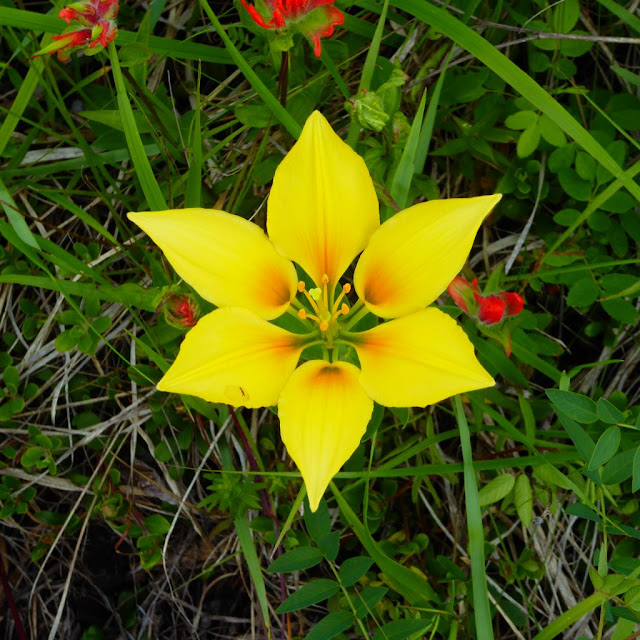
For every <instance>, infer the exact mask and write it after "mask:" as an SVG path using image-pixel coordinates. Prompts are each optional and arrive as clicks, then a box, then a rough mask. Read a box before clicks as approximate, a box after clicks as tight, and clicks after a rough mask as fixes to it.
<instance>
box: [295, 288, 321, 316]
mask: <svg viewBox="0 0 640 640" xmlns="http://www.w3.org/2000/svg"><path fill="white" fill-rule="evenodd" d="M298 291H299V292H300V293H304V295H305V298H306V299H307V300H308V301H309V304H310V305H311V308H312V309H313V310H314V311H315V312H316V313H317V314H318V315H320V309H319V308H318V305H317V304H316V301H315V300H314V299H313V297H312V296H311V295H310V294H309V292H308V291H307V288H306V286H305V284H304V282H302V280H300V282H298ZM307 317H311V316H307Z"/></svg>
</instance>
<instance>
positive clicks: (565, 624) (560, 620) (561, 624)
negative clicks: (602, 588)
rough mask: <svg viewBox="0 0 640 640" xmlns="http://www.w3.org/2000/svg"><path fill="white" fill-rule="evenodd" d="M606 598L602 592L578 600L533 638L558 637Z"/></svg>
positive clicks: (535, 639) (547, 638)
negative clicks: (580, 600)
mask: <svg viewBox="0 0 640 640" xmlns="http://www.w3.org/2000/svg"><path fill="white" fill-rule="evenodd" d="M606 600H607V595H606V594H604V593H594V594H592V595H590V596H589V597H588V598H587V599H586V600H583V601H582V602H579V603H578V604H577V605H575V606H573V607H571V609H569V610H568V611H565V612H564V613H563V614H561V615H560V616H558V617H557V618H556V619H555V620H554V621H553V622H552V623H551V624H550V625H548V626H546V627H545V628H544V629H543V630H542V631H541V632H540V633H539V634H538V635H536V636H534V637H533V640H552V639H553V638H556V637H558V636H559V635H560V634H561V633H562V632H563V631H565V630H566V629H568V628H569V627H570V626H571V625H572V624H574V623H575V622H577V621H578V620H580V618H582V617H584V616H586V615H587V614H589V613H591V612H592V611H593V610H594V609H596V608H597V607H599V606H601V605H603V604H604V603H605V602H606Z"/></svg>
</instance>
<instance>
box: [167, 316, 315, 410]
mask: <svg viewBox="0 0 640 640" xmlns="http://www.w3.org/2000/svg"><path fill="white" fill-rule="evenodd" d="M302 349H303V346H302V345H301V344H300V336H296V335H295V334H293V333H289V332H288V331H285V330H284V329H281V328H280V327H276V326H275V325H272V324H269V323H268V322H266V321H265V320H263V319H262V318H259V317H258V316H256V315H255V314H254V313H252V312H251V311H247V310H246V309H239V308H233V307H228V308H225V309H216V310H215V311H213V312H211V313H209V314H208V315H206V316H204V317H203V318H201V319H200V321H199V322H198V324H197V325H196V326H195V327H194V328H193V329H191V331H189V333H188V334H187V336H186V337H185V339H184V341H183V343H182V345H181V346H180V353H178V357H177V358H176V361H175V362H174V363H173V364H172V365H171V368H170V369H169V370H168V371H167V373H165V375H164V377H163V378H162V380H160V382H159V383H158V389H159V390H160V391H171V392H173V393H184V394H187V395H191V396H198V397H199V398H204V399H205V400H208V401H209V402H221V403H225V404H231V405H233V406H235V407H240V406H244V407H253V408H255V407H269V406H272V405H275V404H276V403H277V401H278V397H279V396H280V392H281V391H282V389H283V387H284V385H285V384H286V382H287V380H288V379H289V377H290V376H291V374H292V373H293V371H294V369H295V367H296V364H297V362H298V358H299V357H300V352H301V351H302Z"/></svg>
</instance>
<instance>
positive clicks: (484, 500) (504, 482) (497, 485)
mask: <svg viewBox="0 0 640 640" xmlns="http://www.w3.org/2000/svg"><path fill="white" fill-rule="evenodd" d="M515 481H516V480H515V478H514V477H513V476H512V475H511V474H510V473H502V474H500V475H499V476H496V477H495V478H494V479H493V480H491V482H489V484H486V485H485V486H484V487H482V489H480V491H478V501H479V503H480V506H481V507H486V506H487V505H490V504H493V503H494V502H499V501H500V500H502V499H503V498H504V497H506V495H507V494H508V493H509V492H510V491H511V489H513V485H514V483H515Z"/></svg>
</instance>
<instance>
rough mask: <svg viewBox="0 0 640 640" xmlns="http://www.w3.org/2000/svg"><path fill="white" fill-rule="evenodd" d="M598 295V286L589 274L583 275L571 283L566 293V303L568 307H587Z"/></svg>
mask: <svg viewBox="0 0 640 640" xmlns="http://www.w3.org/2000/svg"><path fill="white" fill-rule="evenodd" d="M599 295H600V288H599V287H598V285H597V284H596V282H595V280H594V279H593V278H592V277H591V276H585V277H584V278H581V279H580V280H578V281H577V282H576V283H574V284H573V285H571V288H570V289H569V294H568V295H567V304H568V305H569V306H570V307H578V308H579V307H588V306H590V305H592V304H593V303H594V302H595V301H596V300H597V298H598V296H599Z"/></svg>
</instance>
